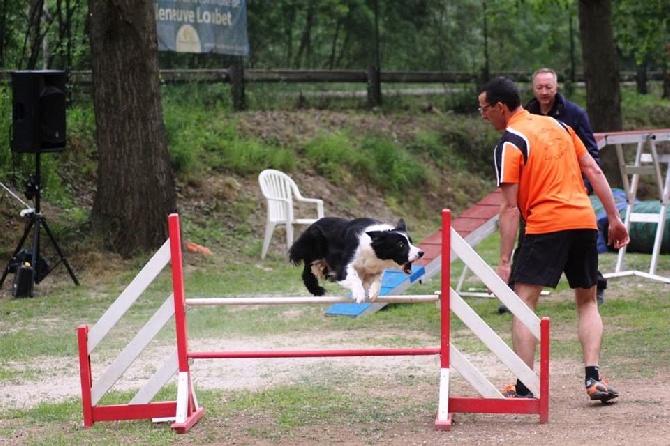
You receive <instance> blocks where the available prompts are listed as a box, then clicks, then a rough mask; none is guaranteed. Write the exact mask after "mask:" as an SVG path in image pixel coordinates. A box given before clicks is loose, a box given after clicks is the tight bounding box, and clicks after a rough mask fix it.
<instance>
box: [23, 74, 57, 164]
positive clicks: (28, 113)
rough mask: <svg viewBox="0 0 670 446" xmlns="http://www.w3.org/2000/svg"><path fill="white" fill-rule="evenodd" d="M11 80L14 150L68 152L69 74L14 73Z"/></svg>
mask: <svg viewBox="0 0 670 446" xmlns="http://www.w3.org/2000/svg"><path fill="white" fill-rule="evenodd" d="M11 79H12V95H13V101H12V106H13V109H12V111H13V113H12V118H13V121H12V144H11V148H12V150H13V151H15V152H21V153H42V152H60V151H62V150H63V149H65V136H66V123H65V121H66V119H65V107H66V102H67V101H66V99H67V97H66V88H67V87H66V84H67V73H66V72H65V71H58V70H40V71H13V72H11Z"/></svg>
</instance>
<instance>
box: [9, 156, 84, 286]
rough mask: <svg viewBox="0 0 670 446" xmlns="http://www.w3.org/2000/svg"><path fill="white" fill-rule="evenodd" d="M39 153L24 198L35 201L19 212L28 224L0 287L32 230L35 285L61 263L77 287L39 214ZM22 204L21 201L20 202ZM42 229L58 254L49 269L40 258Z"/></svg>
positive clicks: (65, 261) (77, 283) (56, 243)
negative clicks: (32, 204) (56, 260)
mask: <svg viewBox="0 0 670 446" xmlns="http://www.w3.org/2000/svg"><path fill="white" fill-rule="evenodd" d="M40 170H41V168H40V153H36V154H35V174H34V175H31V176H30V180H29V181H28V184H27V188H26V189H27V190H26V196H27V197H28V198H29V199H31V198H32V199H34V201H35V207H34V209H25V210H23V211H21V216H22V217H27V218H28V222H27V223H26V227H25V229H24V231H23V235H22V236H21V240H19V244H18V245H17V247H16V249H15V250H14V253H13V254H12V258H11V259H10V261H9V262H8V263H7V266H5V271H4V272H3V273H2V278H0V287H2V284H3V283H4V282H5V279H6V278H7V274H9V273H10V272H11V270H12V267H15V268H16V267H17V265H16V264H17V263H18V259H17V255H18V254H19V252H21V250H22V249H23V244H24V243H25V241H26V239H27V238H28V235H29V234H30V231H31V230H33V247H32V255H31V262H30V265H32V267H33V268H34V280H35V283H40V282H41V281H42V279H44V278H45V277H46V276H47V275H48V274H49V273H50V272H51V271H53V269H54V268H55V267H56V266H58V265H59V264H60V263H63V264H64V265H65V268H66V269H67V272H68V273H69V274H70V277H71V278H72V281H73V282H74V284H75V285H79V281H78V280H77V277H76V276H75V275H74V271H72V268H71V267H70V264H69V263H68V261H67V259H66V258H65V254H63V250H62V249H61V248H60V246H58V242H56V238H55V237H54V235H53V233H52V232H51V229H50V228H49V225H48V224H47V221H46V218H45V217H44V216H43V215H42V213H41V212H40V196H41V189H42V185H41V184H40ZM22 203H23V201H22ZM42 228H44V230H45V231H46V233H47V235H48V236H49V240H51V243H52V245H53V247H54V248H55V250H56V252H57V253H58V256H59V259H60V260H59V262H58V263H56V264H55V265H54V266H53V267H51V268H49V266H48V264H47V263H46V262H45V261H44V259H42V258H41V257H40V232H41V230H42Z"/></svg>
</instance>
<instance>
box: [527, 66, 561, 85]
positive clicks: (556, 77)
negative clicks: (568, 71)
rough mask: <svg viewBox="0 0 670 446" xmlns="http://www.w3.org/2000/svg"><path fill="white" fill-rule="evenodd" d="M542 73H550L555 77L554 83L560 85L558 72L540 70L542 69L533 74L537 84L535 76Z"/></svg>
mask: <svg viewBox="0 0 670 446" xmlns="http://www.w3.org/2000/svg"><path fill="white" fill-rule="evenodd" d="M542 73H549V74H551V75H553V76H554V82H556V83H557V84H558V75H557V74H556V71H554V70H552V69H551V68H540V69H538V70H536V71H535V72H534V73H533V82H535V76H537V75H538V74H542Z"/></svg>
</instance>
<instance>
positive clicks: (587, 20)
mask: <svg viewBox="0 0 670 446" xmlns="http://www.w3.org/2000/svg"><path fill="white" fill-rule="evenodd" d="M579 31H580V33H581V38H582V64H583V66H584V81H585V83H586V109H587V111H588V114H589V120H590V121H591V126H592V127H593V131H594V132H613V131H618V130H621V129H622V118H621V91H620V89H619V61H618V56H617V52H616V47H615V42H614V31H613V30H612V4H611V0H580V1H579ZM600 163H601V167H602V169H603V171H604V172H605V174H606V175H607V177H608V179H609V181H610V184H611V185H612V186H614V187H620V186H621V184H622V180H621V172H620V171H619V164H618V161H617V157H616V153H615V151H614V150H604V151H603V152H602V154H601V156H600Z"/></svg>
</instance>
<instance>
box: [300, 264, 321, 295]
mask: <svg viewBox="0 0 670 446" xmlns="http://www.w3.org/2000/svg"><path fill="white" fill-rule="evenodd" d="M302 283H304V284H305V287H306V288H307V291H309V292H310V293H312V294H313V295H314V296H323V295H324V294H326V289H325V288H323V287H322V286H321V285H319V279H318V278H317V277H316V276H315V275H314V273H313V272H312V264H311V263H310V262H305V267H304V269H303V270H302Z"/></svg>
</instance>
